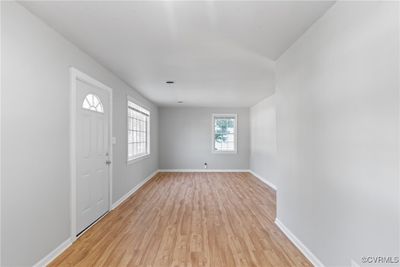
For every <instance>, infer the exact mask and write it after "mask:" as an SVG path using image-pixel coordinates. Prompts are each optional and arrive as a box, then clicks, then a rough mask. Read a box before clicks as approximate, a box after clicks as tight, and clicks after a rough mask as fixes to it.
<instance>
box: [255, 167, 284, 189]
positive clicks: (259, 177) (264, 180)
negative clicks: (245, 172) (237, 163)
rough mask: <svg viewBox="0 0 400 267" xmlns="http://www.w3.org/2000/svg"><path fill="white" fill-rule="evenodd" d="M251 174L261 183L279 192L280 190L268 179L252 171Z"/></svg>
mask: <svg viewBox="0 0 400 267" xmlns="http://www.w3.org/2000/svg"><path fill="white" fill-rule="evenodd" d="M249 172H250V173H251V174H253V175H254V176H255V177H256V178H258V179H259V180H260V181H261V182H263V183H265V184H266V185H268V186H269V187H271V188H272V189H274V190H275V191H277V190H278V188H277V187H276V186H275V185H274V184H273V183H271V182H270V181H268V180H267V179H265V178H264V177H262V176H261V175H258V174H257V173H255V172H253V171H252V170H249Z"/></svg>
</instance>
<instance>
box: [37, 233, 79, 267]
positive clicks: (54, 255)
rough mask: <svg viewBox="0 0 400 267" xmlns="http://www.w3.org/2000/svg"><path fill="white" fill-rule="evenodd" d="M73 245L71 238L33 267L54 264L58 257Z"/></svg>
mask: <svg viewBox="0 0 400 267" xmlns="http://www.w3.org/2000/svg"><path fill="white" fill-rule="evenodd" d="M71 245H72V241H71V239H70V238H68V239H67V240H65V241H64V242H62V243H61V244H60V245H59V246H58V247H56V248H55V249H54V250H53V251H52V252H50V253H49V254H48V255H47V256H45V257H44V258H43V259H41V260H40V261H39V262H37V263H36V264H35V265H33V267H44V266H47V265H48V264H49V263H50V262H52V261H53V260H54V259H55V258H57V256H58V255H60V254H61V253H63V252H64V250H66V249H67V248H68V247H69V246H71Z"/></svg>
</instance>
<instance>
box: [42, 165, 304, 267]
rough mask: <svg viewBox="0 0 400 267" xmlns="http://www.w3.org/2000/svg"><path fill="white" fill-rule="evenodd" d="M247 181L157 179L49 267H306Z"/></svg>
mask: <svg viewBox="0 0 400 267" xmlns="http://www.w3.org/2000/svg"><path fill="white" fill-rule="evenodd" d="M275 198H276V196H275V191H273V190H272V189H270V188H269V187H267V186H266V185H265V184H263V183H262V182H261V181H259V180H258V179H257V178H255V177H254V176H253V175H251V174H249V173H211V172H206V173H199V172H196V173H158V174H157V175H156V176H155V177H153V178H152V179H151V180H150V181H148V182H147V183H146V184H145V185H144V186H143V187H142V188H140V189H139V190H138V191H137V192H136V193H135V194H134V195H132V196H131V197H130V198H129V199H127V200H126V201H125V202H124V203H122V204H121V205H120V206H119V207H118V208H116V209H115V210H113V211H111V212H110V213H109V214H107V215H106V216H105V217H104V218H103V219H101V220H100V221H99V222H98V223H97V224H95V225H94V226H93V227H92V228H90V229H89V230H88V231H87V232H85V233H84V234H83V235H82V236H81V237H80V238H79V239H78V240H77V241H76V242H75V243H74V244H73V245H72V246H71V247H69V248H68V249H67V250H66V251H64V252H63V253H62V254H61V255H60V256H59V257H57V258H56V259H55V260H54V261H53V262H52V263H51V264H50V265H49V266H53V267H55V266H107V267H110V266H146V267H152V266H153V267H163V266H166V267H167V266H174V267H175V266H185V267H186V266H187V267H197V266H207V267H235V266H237V267H246V266H249V267H255V266H263V267H264V266H265V267H268V266H274V267H275V266H278V267H280V266H282V267H284V266H296V267H297V266H302V267H303V266H312V265H311V263H310V262H309V261H308V260H307V259H306V258H305V257H304V256H303V255H302V254H301V252H300V251H299V250H298V249H297V248H296V247H295V246H294V245H293V244H292V243H291V242H290V241H289V240H288V239H287V238H286V236H285V235H284V234H283V233H282V232H281V231H280V230H279V228H277V227H276V225H275V224H274V220H275V216H276V200H275Z"/></svg>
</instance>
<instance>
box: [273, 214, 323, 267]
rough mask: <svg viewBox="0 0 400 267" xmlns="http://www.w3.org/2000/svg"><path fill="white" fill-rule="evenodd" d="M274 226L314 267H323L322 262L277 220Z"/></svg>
mask: <svg viewBox="0 0 400 267" xmlns="http://www.w3.org/2000/svg"><path fill="white" fill-rule="evenodd" d="M275 224H276V226H278V227H279V229H281V231H282V232H283V233H284V234H285V235H286V236H287V238H289V240H290V241H292V243H293V244H294V245H295V246H296V247H297V248H298V249H299V250H300V251H301V253H303V255H304V256H305V257H306V258H307V259H308V260H309V261H310V262H311V263H312V264H313V265H314V266H316V267H324V265H323V264H322V262H321V261H320V260H319V259H318V258H317V256H315V255H314V254H313V253H312V252H311V250H309V249H308V248H307V247H306V245H304V244H303V242H301V241H300V239H298V238H297V237H296V236H295V235H294V234H293V233H292V232H291V231H290V230H289V229H288V228H287V227H286V226H285V225H284V224H283V223H282V222H281V221H280V220H279V219H278V218H276V219H275Z"/></svg>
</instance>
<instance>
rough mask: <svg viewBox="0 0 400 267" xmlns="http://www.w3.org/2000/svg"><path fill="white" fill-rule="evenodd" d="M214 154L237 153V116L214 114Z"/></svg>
mask: <svg viewBox="0 0 400 267" xmlns="http://www.w3.org/2000/svg"><path fill="white" fill-rule="evenodd" d="M212 122H213V125H212V128H213V135H212V136H213V140H212V141H213V152H231V153H236V140H237V136H236V131H237V130H236V128H237V115H236V114H213V116H212Z"/></svg>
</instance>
